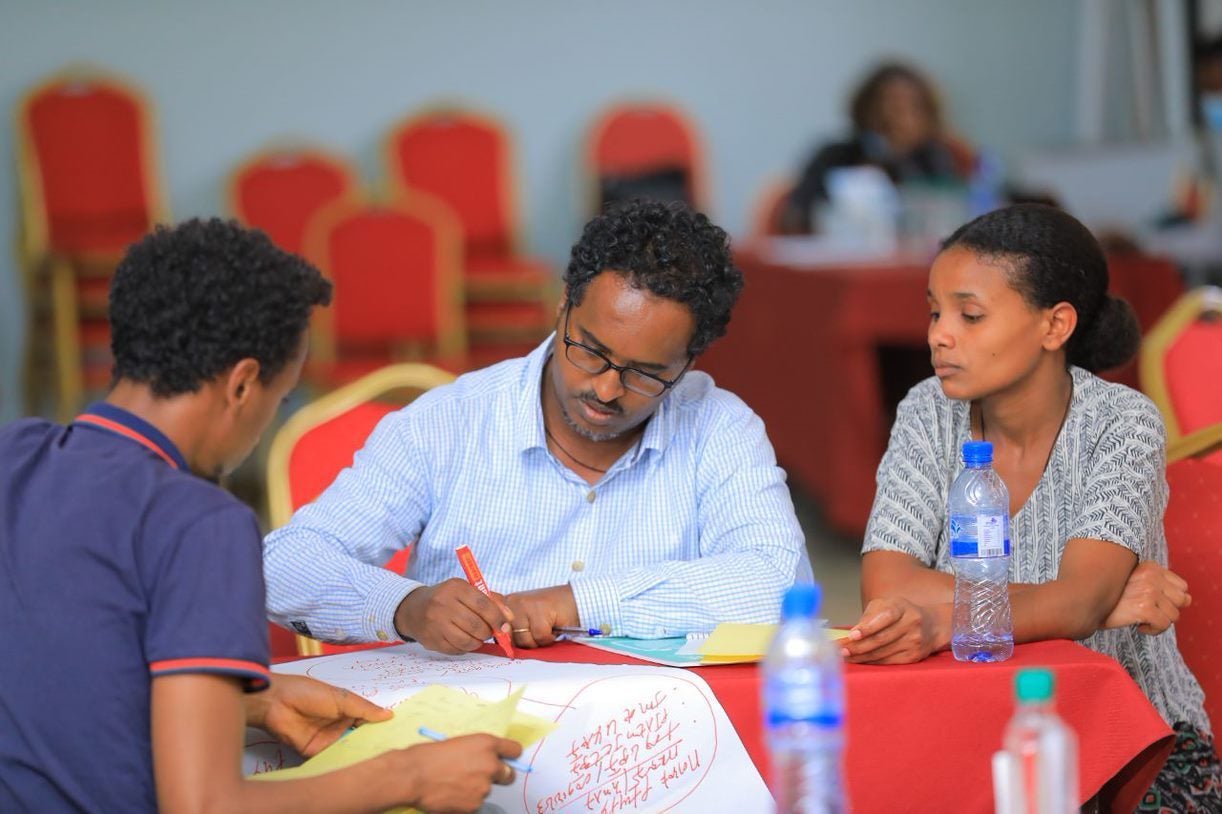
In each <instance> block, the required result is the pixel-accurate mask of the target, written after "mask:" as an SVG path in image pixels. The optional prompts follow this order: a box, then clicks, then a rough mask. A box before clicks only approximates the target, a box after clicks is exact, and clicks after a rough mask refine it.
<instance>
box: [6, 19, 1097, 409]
mask: <svg viewBox="0 0 1222 814" xmlns="http://www.w3.org/2000/svg"><path fill="white" fill-rule="evenodd" d="M1078 14H1079V7H1078V5H1077V4H1076V3H1066V2H1062V0H1027V1H1026V2H1023V3H1003V2H989V3H980V2H978V0H924V2H920V3H899V2H885V0H856V1H855V2H851V3H850V2H841V1H840V0H818V1H817V2H816V1H814V0H809V1H807V2H800V1H796V2H786V1H785V0H759V1H758V2H750V3H747V2H734V1H733V0H709V2H657V1H656V0H655V2H643V1H642V0H618V2H602V3H594V2H545V1H544V0H520V1H519V2H512V3H496V2H424V1H423V0H416V1H415V2H405V1H403V0H398V1H394V0H377V1H375V0H360V2H349V3H324V2H319V1H318V0H263V1H261V2H245V3H243V2H236V1H235V0H223V1H222V0H218V1H217V2H210V3H186V2H165V3H157V4H153V3H141V2H137V1H136V0H110V2H107V3H104V4H103V3H91V4H85V3H67V2H59V3H45V2H34V0H29V1H28V2H21V1H20V0H0V107H3V109H4V110H6V111H12V110H13V108H14V106H15V105H16V104H17V102H18V100H19V98H20V97H21V94H22V93H23V91H24V90H25V89H26V88H27V87H29V86H30V85H31V84H33V83H34V82H36V81H37V80H38V79H40V78H41V77H42V76H44V75H45V74H47V73H50V72H52V71H54V70H56V69H58V68H60V67H61V66H62V65H64V64H65V63H68V62H72V61H86V62H90V63H95V64H97V65H100V66H104V67H106V68H109V69H111V70H114V71H117V72H120V73H122V74H124V75H126V76H128V77H129V78H131V79H133V80H135V81H136V82H137V83H139V84H140V85H141V86H142V87H143V88H144V89H145V90H146V91H147V92H148V94H149V95H150V96H151V97H152V99H153V100H154V102H155V104H156V108H157V116H158V120H159V122H160V136H161V149H162V159H163V161H162V165H163V168H164V173H165V179H166V186H167V189H168V192H169V197H170V204H171V208H172V212H173V214H174V216H175V217H178V218H184V217H188V216H192V215H207V214H213V213H217V212H220V211H221V206H222V204H221V190H222V183H223V180H224V178H225V175H226V173H227V172H228V171H229V170H230V168H232V167H233V165H234V164H235V163H236V162H237V161H238V160H239V159H241V158H242V157H243V156H244V155H246V154H247V153H248V152H250V151H252V150H254V149H255V148H257V147H259V146H261V145H263V144H264V143H265V142H267V141H269V140H271V139H275V138H277V137H280V136H284V135H298V136H302V137H307V138H310V139H313V140H317V141H319V142H321V143H323V144H325V145H329V146H331V147H333V148H335V149H338V150H341V151H343V152H346V153H347V154H349V155H350V156H352V157H354V158H355V159H356V160H357V161H358V162H359V164H360V166H361V168H362V171H363V172H364V175H365V177H366V179H368V180H370V181H373V180H376V179H377V178H378V175H379V172H380V166H379V152H378V151H379V141H380V138H381V136H382V134H383V132H384V131H385V129H386V128H387V127H388V126H389V125H390V124H392V123H393V122H395V121H396V120H397V119H398V118H400V117H402V116H403V115H405V114H407V113H408V112H410V111H411V110H412V109H413V108H414V107H416V106H418V105H422V104H425V103H428V102H430V101H433V100H436V99H439V98H453V99H462V100H465V101H467V102H470V103H472V104H475V105H479V106H482V107H484V108H486V109H488V110H490V111H491V112H493V113H495V114H497V115H499V116H500V117H502V118H503V119H504V120H505V121H506V122H507V123H508V124H509V126H510V127H512V129H513V132H514V133H515V135H516V137H517V146H518V165H519V175H520V178H521V179H522V181H523V184H522V196H521V206H522V211H523V212H524V214H525V217H526V221H527V223H526V227H527V228H526V231H525V234H526V237H527V240H528V243H529V245H530V248H531V249H532V250H533V251H535V252H537V253H539V254H541V255H543V256H545V257H547V258H549V259H551V260H552V261H554V262H556V263H558V264H559V263H562V262H563V261H564V260H565V258H566V255H567V249H568V246H569V245H570V243H571V242H572V240H573V238H574V237H575V235H576V234H577V232H578V230H579V228H580V225H581V223H582V222H583V220H584V217H583V215H584V211H585V207H584V205H583V202H584V200H585V199H584V198H583V197H582V192H583V188H582V186H581V181H582V179H581V177H580V174H579V172H578V155H579V147H580V143H581V138H582V136H583V134H584V131H585V128H586V126H587V124H588V122H590V121H591V119H592V117H593V116H594V115H595V113H596V112H597V111H598V110H599V109H600V108H601V107H602V106H604V105H605V104H607V103H608V102H609V101H611V100H613V99H616V98H617V97H620V96H622V95H625V94H637V95H653V94H657V95H661V96H664V97H668V98H671V99H673V100H676V101H678V102H680V103H681V104H682V105H683V106H684V107H686V109H687V110H688V111H689V112H690V114H691V115H692V117H693V118H694V119H695V120H696V121H697V122H698V123H699V125H700V127H701V128H702V130H703V133H704V136H705V139H706V148H707V152H708V157H709V161H710V165H711V180H712V191H713V195H714V197H713V205H712V207H711V208H710V209H711V214H712V215H713V217H714V218H715V219H716V220H718V221H720V222H721V223H722V224H723V225H724V226H725V227H726V228H727V229H729V230H730V231H731V232H732V233H741V232H742V230H743V229H744V228H745V227H746V225H747V224H748V223H749V219H750V211H751V206H752V201H753V197H754V196H755V195H756V193H757V192H758V190H759V189H760V187H761V186H762V185H763V184H764V183H765V182H766V181H767V180H768V179H769V178H771V177H774V176H777V175H782V174H784V173H786V172H788V171H791V170H793V169H794V168H795V167H796V166H797V165H798V164H799V163H800V162H801V161H802V160H803V158H804V157H805V155H806V153H807V152H808V151H809V149H810V148H811V145H812V143H813V142H814V141H815V140H816V138H817V137H819V136H825V135H832V134H835V133H837V132H839V131H841V130H842V129H843V127H844V122H845V116H844V114H843V112H842V111H843V109H844V106H845V105H844V99H845V95H846V93H847V91H848V89H849V87H850V86H851V85H852V83H853V82H854V81H855V79H856V78H858V77H859V76H860V75H861V74H862V73H863V71H864V70H865V69H866V68H867V67H868V66H869V65H870V64H871V63H872V62H873V61H875V60H877V59H879V58H882V57H885V56H902V57H906V58H909V59H911V60H912V61H914V62H916V63H919V64H920V65H922V66H924V67H925V68H926V69H927V70H928V71H929V72H930V73H931V74H932V75H933V76H934V77H935V78H936V80H937V81H938V82H939V83H940V85H941V87H942V89H943V91H944V94H945V97H946V99H947V100H948V102H949V107H950V112H951V119H952V121H953V122H954V124H955V125H956V126H957V127H958V128H959V129H960V130H961V131H962V132H963V133H964V134H966V135H967V136H968V137H969V139H971V140H972V141H974V142H977V143H981V144H987V145H990V146H992V147H994V148H996V149H998V150H1000V151H1001V152H1002V153H1003V154H1008V153H1013V151H1014V150H1016V149H1017V148H1019V147H1022V146H1030V145H1040V144H1057V143H1063V142H1065V141H1067V140H1068V139H1069V138H1070V134H1071V132H1072V126H1073V116H1072V96H1073V91H1074V87H1075V84H1074V80H1073V72H1074V70H1075V65H1076V63H1075V59H1074V53H1073V51H1074V45H1075V42H1076V31H1077V21H1078ZM9 122H10V123H9V125H8V126H6V127H5V128H4V129H2V130H0V154H3V155H4V160H3V161H0V242H3V244H4V245H5V246H6V247H8V246H10V245H11V244H12V242H13V234H14V227H15V223H16V213H15V201H16V188H15V181H14V177H13V162H12V158H11V156H12V152H13V145H12V140H13V133H12V127H11V117H10V119H9ZM16 272H17V269H16V268H15V261H14V256H13V254H12V252H10V251H3V252H0V420H4V419H9V418H13V417H15V416H16V415H17V413H18V410H19V406H18V404H19V400H18V399H17V398H16V388H17V381H18V375H17V372H18V369H19V360H20V345H21V337H22V332H23V330H24V328H23V316H22V313H21V307H20V288H19V283H18V280H19V278H18V276H17V273H16Z"/></svg>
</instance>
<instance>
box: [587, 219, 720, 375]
mask: <svg viewBox="0 0 1222 814" xmlns="http://www.w3.org/2000/svg"><path fill="white" fill-rule="evenodd" d="M604 271H614V272H617V273H619V274H623V275H624V277H625V279H627V281H628V282H629V284H631V285H632V286H633V287H634V288H643V289H646V290H648V291H649V292H651V293H653V294H655V295H657V296H659V297H664V298H666V299H668V300H674V301H675V302H679V303H682V304H683V305H686V306H687V307H688V308H689V309H691V312H692V316H693V317H694V319H695V322H696V329H695V331H694V332H693V333H692V338H691V339H690V340H689V341H688V345H687V352H688V353H689V354H690V355H691V356H693V357H696V356H699V355H700V354H701V353H703V352H704V351H705V350H706V349H707V348H708V346H709V345H710V344H712V342H713V340H714V339H717V338H718V337H719V336H722V335H724V334H725V332H726V326H727V325H728V324H729V323H730V312H731V311H732V310H733V308H734V303H735V302H736V301H737V300H738V294H739V292H740V291H742V287H743V275H742V272H741V271H739V270H738V269H737V268H735V266H734V262H733V260H732V258H731V256H730V238H729V236H728V235H727V234H726V233H725V231H723V230H722V229H720V228H719V227H717V226H714V225H713V223H712V222H711V221H709V219H708V218H707V217H705V216H704V215H703V214H700V213H698V212H692V211H691V210H690V209H688V208H687V207H686V206H685V205H683V204H681V203H678V202H669V203H662V202H660V201H645V200H639V199H637V200H631V201H625V202H623V203H621V204H617V205H615V206H613V207H611V208H610V209H608V210H607V211H606V212H605V213H603V214H601V215H599V216H598V217H596V218H594V219H593V220H591V221H590V222H589V223H587V224H586V226H585V229H584V230H583V231H582V233H581V239H580V240H578V241H577V243H576V244H574V246H573V254H572V259H570V260H569V267H568V270H567V271H565V274H564V283H565V288H566V291H567V296H568V299H569V302H571V303H572V304H573V305H581V301H582V299H583V297H584V296H585V290H586V286H587V285H588V284H589V283H590V281H591V280H593V279H594V278H595V277H597V276H598V275H599V274H602V273H603V272H604Z"/></svg>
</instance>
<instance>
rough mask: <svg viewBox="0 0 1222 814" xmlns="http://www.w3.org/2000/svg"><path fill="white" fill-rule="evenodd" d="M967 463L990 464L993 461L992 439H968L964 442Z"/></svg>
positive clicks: (964, 458)
mask: <svg viewBox="0 0 1222 814" xmlns="http://www.w3.org/2000/svg"><path fill="white" fill-rule="evenodd" d="M963 462H964V463H965V464H990V463H992V462H993V442H992V441H967V442H965V443H964V444H963Z"/></svg>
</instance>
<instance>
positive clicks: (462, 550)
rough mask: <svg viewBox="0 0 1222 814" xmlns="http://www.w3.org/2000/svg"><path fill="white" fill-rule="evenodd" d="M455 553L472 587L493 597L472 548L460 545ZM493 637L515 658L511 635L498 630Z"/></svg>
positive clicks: (493, 633)
mask: <svg viewBox="0 0 1222 814" xmlns="http://www.w3.org/2000/svg"><path fill="white" fill-rule="evenodd" d="M454 553H455V554H457V555H458V564H459V565H461V566H462V572H463V573H464V574H466V575H467V582H470V583H471V587H473V588H475V590H477V591H479V592H480V593H481V594H483V595H484V596H487V597H491V596H492V592H491V591H489V590H488V582H487V581H486V580H485V579H484V572H483V571H481V570H479V563H477V562H476V561H475V555H474V554H472V553H471V549H470V547H469V546H465V545H460V546H459V547H458V548H456V549H454ZM492 635H493V636H495V637H496V643H497V644H499V645H500V646H501V649H502V650H504V651H505V655H506V656H508V657H509V658H513V657H514V655H513V641H512V640H510V638H509V634H508V633H506V632H505V631H503V630H501V629H500V628H497V629H496V630H493V631H492Z"/></svg>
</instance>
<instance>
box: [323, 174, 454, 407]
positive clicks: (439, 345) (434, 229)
mask: <svg viewBox="0 0 1222 814" xmlns="http://www.w3.org/2000/svg"><path fill="white" fill-rule="evenodd" d="M460 235H461V232H460V229H459V227H458V224H457V223H456V222H455V220H454V218H453V216H452V215H451V214H450V212H449V209H448V208H447V207H446V206H445V205H444V204H441V203H439V202H438V201H436V200H434V199H433V198H431V197H429V196H427V195H423V194H417V195H415V196H413V197H412V198H411V199H410V200H407V199H405V200H402V201H396V202H394V203H391V204H386V205H372V204H364V203H361V202H359V201H353V200H340V201H337V202H335V203H332V204H330V205H328V206H327V207H325V208H324V209H323V210H322V211H320V212H319V213H318V214H317V215H316V216H315V217H314V218H313V219H312V220H311V221H310V223H309V225H308V226H307V227H306V241H305V254H306V256H307V257H308V258H309V259H310V260H311V261H313V262H314V263H315V264H316V265H317V266H318V267H319V268H320V269H322V271H323V272H324V273H326V274H327V275H329V276H330V278H331V280H332V282H333V283H334V284H335V295H334V301H333V302H332V304H331V307H330V308H326V309H320V311H319V313H318V314H317V315H316V316H315V318H314V331H313V335H314V336H313V338H314V352H313V354H312V360H311V362H310V364H309V366H308V368H307V377H308V379H309V380H310V381H311V382H313V383H316V384H321V385H322V386H323V388H324V389H331V388H333V387H335V386H338V385H340V384H344V383H347V382H350V381H353V380H355V379H357V378H359V377H361V376H363V375H365V374H366V373H370V372H372V371H374V370H377V369H378V368H380V367H384V366H385V365H388V364H391V363H393V362H400V361H427V362H430V363H433V364H437V365H439V366H441V367H444V368H446V369H449V370H463V369H465V367H466V357H465V350H466V347H465V346H466V335H465V332H464V327H463V310H462V291H461V287H462V272H461V267H460V265H459V257H460V256H461V252H462V247H461V237H460Z"/></svg>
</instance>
